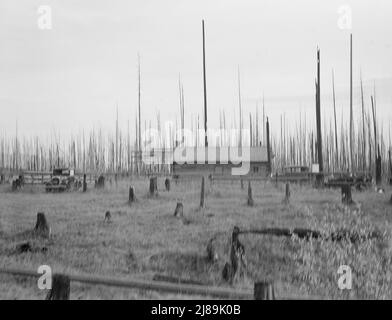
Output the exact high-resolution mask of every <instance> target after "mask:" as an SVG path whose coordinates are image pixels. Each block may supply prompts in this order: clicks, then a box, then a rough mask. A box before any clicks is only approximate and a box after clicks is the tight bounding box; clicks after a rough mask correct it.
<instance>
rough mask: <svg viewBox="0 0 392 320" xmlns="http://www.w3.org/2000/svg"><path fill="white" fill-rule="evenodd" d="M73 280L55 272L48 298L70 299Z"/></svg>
mask: <svg viewBox="0 0 392 320" xmlns="http://www.w3.org/2000/svg"><path fill="white" fill-rule="evenodd" d="M70 291H71V280H70V278H69V277H68V276H66V275H62V274H54V275H53V277H52V289H51V290H50V291H49V292H48V294H47V296H46V300H69V295H70Z"/></svg>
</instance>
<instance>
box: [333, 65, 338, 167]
mask: <svg viewBox="0 0 392 320" xmlns="http://www.w3.org/2000/svg"><path fill="white" fill-rule="evenodd" d="M332 94H333V116H334V120H335V153H336V166H338V164H339V149H338V128H337V123H336V100H335V77H334V72H333V69H332Z"/></svg>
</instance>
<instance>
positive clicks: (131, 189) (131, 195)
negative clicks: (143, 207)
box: [128, 186, 136, 204]
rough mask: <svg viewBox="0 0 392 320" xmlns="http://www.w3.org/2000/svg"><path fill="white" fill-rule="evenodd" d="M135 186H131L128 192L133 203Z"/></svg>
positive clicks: (129, 199)
mask: <svg viewBox="0 0 392 320" xmlns="http://www.w3.org/2000/svg"><path fill="white" fill-rule="evenodd" d="M135 200H136V199H135V188H134V187H133V186H130V187H129V194H128V203H129V204H131V203H132V202H135Z"/></svg>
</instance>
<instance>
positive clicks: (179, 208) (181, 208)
mask: <svg viewBox="0 0 392 320" xmlns="http://www.w3.org/2000/svg"><path fill="white" fill-rule="evenodd" d="M174 216H175V217H180V218H182V217H183V216H184V206H183V205H182V203H181V202H177V206H176V209H175V210H174Z"/></svg>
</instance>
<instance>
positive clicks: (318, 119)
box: [316, 48, 324, 179]
mask: <svg viewBox="0 0 392 320" xmlns="http://www.w3.org/2000/svg"><path fill="white" fill-rule="evenodd" d="M320 100H321V99H320V50H319V49H318V48H317V83H316V123H317V155H318V163H319V171H320V173H322V172H323V171H324V168H323V151H322V150H323V147H322V146H323V143H322V137H321V113H320V108H321V102H320ZM319 177H320V179H321V178H322V175H320V176H319Z"/></svg>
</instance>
